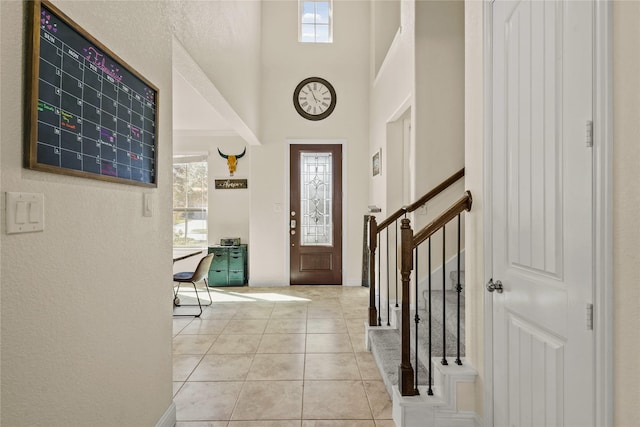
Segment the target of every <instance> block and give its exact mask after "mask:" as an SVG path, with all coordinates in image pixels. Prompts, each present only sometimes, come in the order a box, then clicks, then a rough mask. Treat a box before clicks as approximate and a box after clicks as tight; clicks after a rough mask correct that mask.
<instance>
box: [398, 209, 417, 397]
mask: <svg viewBox="0 0 640 427" xmlns="http://www.w3.org/2000/svg"><path fill="white" fill-rule="evenodd" d="M409 224H410V221H409V219H408V218H404V219H403V220H402V226H401V227H400V231H401V247H402V249H401V266H400V268H401V269H400V273H401V275H402V323H401V330H400V332H401V335H402V359H401V363H400V367H399V368H398V388H399V389H400V394H401V395H402V396H415V395H416V394H418V390H417V389H416V388H415V386H414V373H413V368H412V367H411V350H410V345H411V344H410V340H411V336H410V335H411V325H410V313H409V311H410V302H409V298H410V291H409V282H410V280H411V271H412V270H413V249H412V246H413V245H412V242H413V230H412V229H411V226H410V225H409Z"/></svg>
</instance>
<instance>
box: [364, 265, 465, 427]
mask: <svg viewBox="0 0 640 427" xmlns="http://www.w3.org/2000/svg"><path fill="white" fill-rule="evenodd" d="M452 276H453V275H452ZM452 280H455V278H454V277H452ZM453 287H455V284H454V286H453ZM427 294H428V293H427V292H426V291H425V292H424V293H423V298H425V300H426V298H428V295H427ZM461 298H462V305H461V306H462V307H464V296H461ZM444 300H445V306H446V308H445V312H446V313H447V314H446V316H445V317H444V318H445V319H446V321H445V325H446V335H445V334H444V328H443V324H442V321H441V320H439V319H443V315H442V312H443V308H442V301H443V291H432V293H431V306H432V319H431V327H432V335H431V341H432V348H433V351H432V355H431V359H430V358H429V355H428V347H427V346H425V345H420V344H421V343H426V342H428V336H427V335H428V329H427V328H428V326H427V322H428V312H427V311H426V310H424V309H419V310H418V316H419V317H420V319H421V320H420V327H419V328H418V343H419V345H418V350H417V354H418V358H417V369H415V368H416V366H415V364H416V349H415V343H414V342H412V344H411V363H412V365H413V367H414V369H415V371H416V376H417V382H418V389H419V391H420V394H419V395H418V396H409V397H407V396H401V395H400V392H399V389H398V367H399V366H400V363H401V354H400V350H399V349H400V348H401V335H400V329H399V327H398V325H400V321H399V315H400V311H401V308H400V307H398V308H396V307H393V308H391V310H390V312H391V313H392V316H394V318H392V319H391V321H390V323H391V326H389V327H375V328H367V348H368V349H369V350H370V351H371V353H372V354H373V357H374V359H375V361H376V364H377V365H378V369H379V370H380V373H381V376H382V380H383V382H384V384H385V387H386V388H387V392H388V393H389V396H391V398H392V400H393V418H394V420H395V422H396V426H397V427H401V426H402V427H412V426H415V427H418V426H420V427H422V426H445V425H446V426H451V425H455V426H469V427H471V426H476V425H477V422H476V417H475V412H474V411H473V410H464V409H465V408H459V407H458V406H459V405H458V403H457V398H458V394H457V389H458V384H459V383H466V384H468V385H469V386H473V384H474V382H475V378H476V375H477V373H476V371H475V370H474V369H473V368H471V367H469V366H465V364H464V363H463V366H458V365H456V364H455V363H454V359H455V355H456V353H457V348H456V347H457V340H456V338H455V332H456V329H457V292H456V291H454V290H447V291H445V292H444ZM424 306H425V307H427V306H428V302H427V301H425V304H424ZM414 314H415V310H412V312H411V317H412V318H413V316H414ZM461 317H462V319H464V310H462V311H461ZM460 330H461V349H460V355H461V357H464V320H463V321H462V323H461V328H460ZM414 333H415V323H414V322H412V323H411V336H414ZM443 336H444V337H445V338H446V340H445V341H446V354H447V359H448V362H449V365H448V366H444V365H442V364H441V360H442V353H443V352H442V348H443ZM463 360H464V359H463ZM428 361H431V363H427V362H428ZM427 366H431V367H432V373H433V376H432V377H431V381H432V384H433V385H432V391H433V395H432V396H429V395H428V377H429V374H430V372H429V369H428V368H427ZM460 409H462V410H460ZM470 409H471V408H470Z"/></svg>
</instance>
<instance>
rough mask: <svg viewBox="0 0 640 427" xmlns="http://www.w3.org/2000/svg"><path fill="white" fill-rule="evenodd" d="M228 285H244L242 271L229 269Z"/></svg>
mask: <svg viewBox="0 0 640 427" xmlns="http://www.w3.org/2000/svg"><path fill="white" fill-rule="evenodd" d="M229 285H244V271H242V270H241V271H229Z"/></svg>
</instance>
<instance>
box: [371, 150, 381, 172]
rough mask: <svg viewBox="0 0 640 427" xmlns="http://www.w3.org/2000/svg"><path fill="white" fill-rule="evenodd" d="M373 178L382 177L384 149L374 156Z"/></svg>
mask: <svg viewBox="0 0 640 427" xmlns="http://www.w3.org/2000/svg"><path fill="white" fill-rule="evenodd" d="M372 168H373V176H376V175H382V148H381V149H379V150H378V152H377V153H376V154H374V155H373V159H372Z"/></svg>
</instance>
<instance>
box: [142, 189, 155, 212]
mask: <svg viewBox="0 0 640 427" xmlns="http://www.w3.org/2000/svg"><path fill="white" fill-rule="evenodd" d="M143 194H144V195H143V196H142V216H153V196H152V195H151V193H143Z"/></svg>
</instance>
